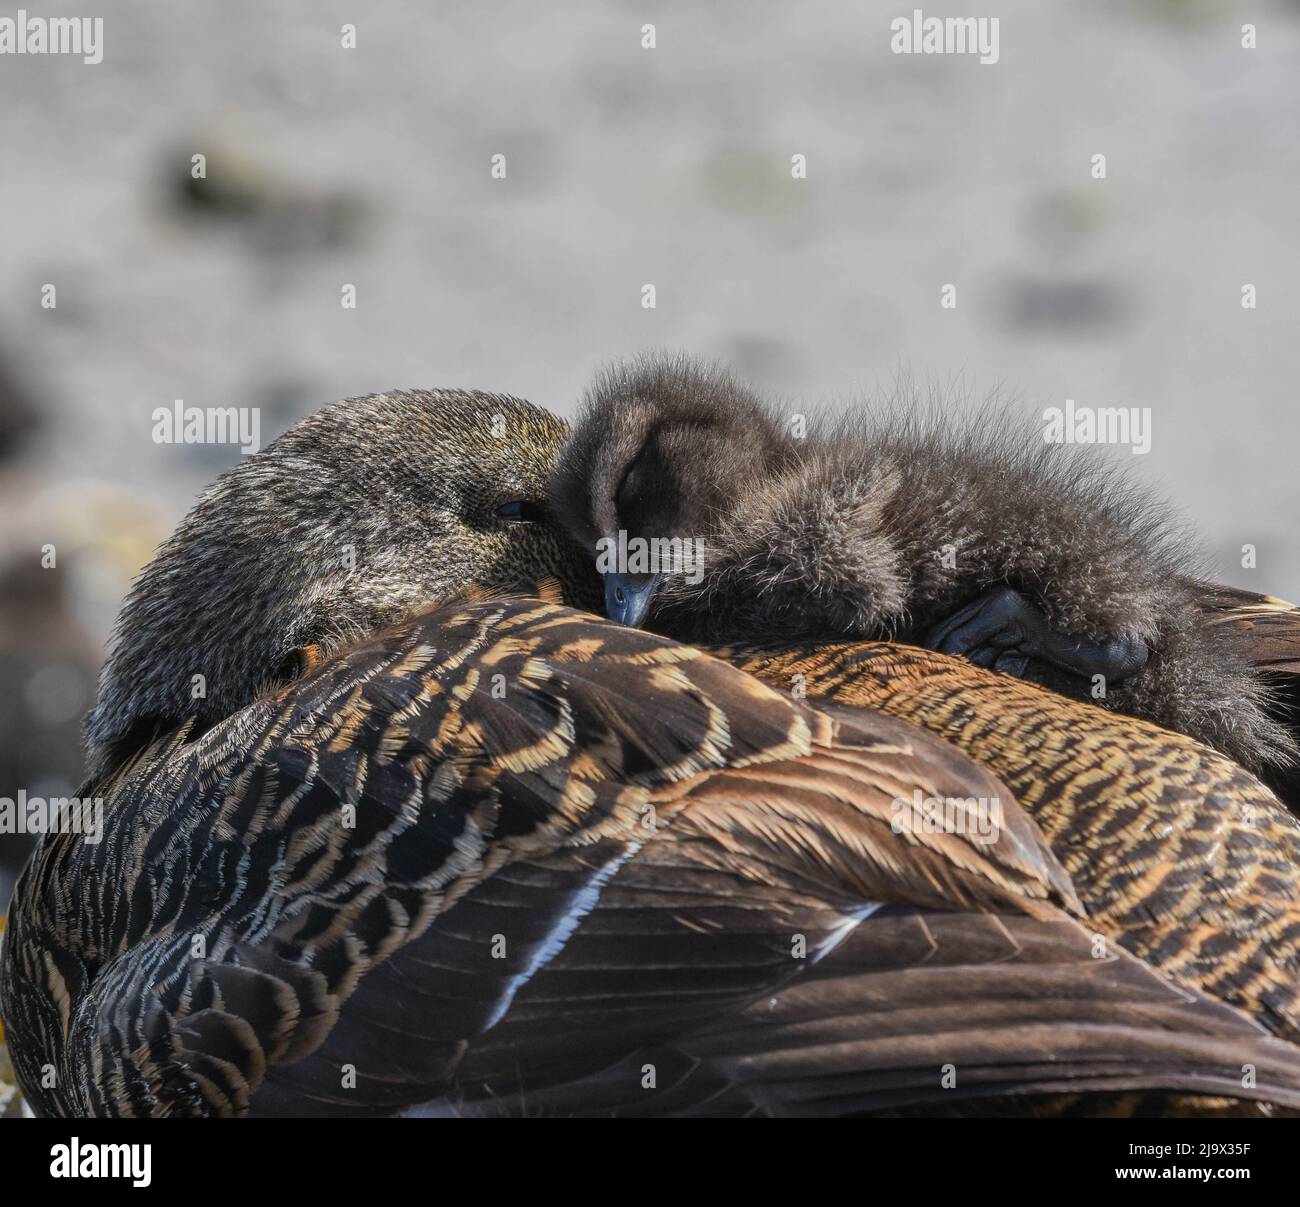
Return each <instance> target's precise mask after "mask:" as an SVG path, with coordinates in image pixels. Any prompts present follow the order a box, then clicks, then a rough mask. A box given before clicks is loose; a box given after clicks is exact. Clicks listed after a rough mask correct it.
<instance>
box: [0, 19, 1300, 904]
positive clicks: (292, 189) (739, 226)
mask: <svg viewBox="0 0 1300 1207" xmlns="http://www.w3.org/2000/svg"><path fill="white" fill-rule="evenodd" d="M26 8H27V9H28V11H29V12H32V13H43V14H52V15H73V14H74V13H75V14H76V15H86V16H93V15H102V16H103V17H104V61H103V62H102V63H101V64H100V65H98V66H86V65H83V64H82V63H81V62H80V60H78V59H68V58H52V57H31V58H16V57H12V56H4V57H0V164H2V165H3V166H2V167H0V221H2V222H3V238H4V255H3V257H0V589H2V591H3V594H2V595H0V795H8V796H12V795H14V794H15V792H16V790H17V789H18V788H20V787H21V788H25V789H26V790H27V791H28V792H29V793H31V794H47V795H48V794H50V793H57V792H60V791H62V792H65V793H66V792H70V791H72V790H73V789H75V786H76V783H77V779H78V776H79V761H78V759H79V756H78V753H77V745H76V734H77V724H78V721H79V718H80V714H81V713H82V711H84V709H85V707H86V705H87V703H88V699H89V692H90V691H91V689H92V686H93V674H94V671H95V669H96V667H97V664H98V659H99V657H100V651H101V649H102V645H103V641H104V639H105V637H106V635H107V631H108V627H109V624H110V622H111V619H112V616H113V613H114V611H115V609H116V607H117V605H118V603H119V601H120V599H121V596H122V594H123V592H124V591H125V589H126V586H127V584H128V582H129V579H130V576H131V575H132V574H133V573H134V571H135V570H136V569H137V568H138V567H139V566H140V564H141V563H142V562H143V561H144V560H145V559H146V558H147V556H148V554H149V551H150V550H151V548H152V547H153V545H154V544H155V543H156V541H157V540H158V539H159V538H161V537H162V536H163V535H164V534H165V533H166V532H167V531H168V530H169V529H170V528H171V526H172V525H173V524H174V523H175V521H176V520H177V518H178V517H179V516H180V514H181V513H182V512H183V510H184V509H185V507H186V506H187V504H188V502H189V500H190V499H191V498H192V497H193V495H194V493H195V492H196V491H197V490H198V488H199V487H200V486H202V485H203V484H204V483H205V482H207V481H209V480H210V479H211V478H212V477H213V476H214V475H215V474H216V473H217V472H218V471H220V470H221V469H222V468H223V467H224V466H226V465H228V464H230V463H232V462H233V461H235V460H236V459H237V458H238V453H237V451H236V450H235V449H233V448H231V447H229V446H222V447H210V446H167V445H161V446H160V445H156V444H154V443H153V442H152V440H151V436H150V433H151V429H152V423H151V419H150V414H151V412H152V411H153V409H154V408H155V407H158V406H169V405H171V403H172V400H173V399H177V398H183V399H184V400H185V401H186V403H187V404H189V405H195V406H256V407H259V408H260V409H261V423H262V438H263V440H264V441H265V440H269V439H270V438H271V437H272V436H274V435H275V434H276V433H278V432H279V431H282V430H283V429H284V428H285V427H287V426H288V425H289V424H290V423H292V422H293V421H294V420H295V419H297V418H298V417H300V416H302V415H304V414H306V413H307V412H309V411H311V410H314V409H315V408H317V407H319V406H321V405H323V404H324V403H327V402H329V401H332V400H334V399H336V398H339V397H343V396H347V395H352V394H359V393H369V392H372V391H376V390H383V389H386V388H390V387H395V386H467V387H481V388H487V389H493V390H498V391H507V392H512V393H517V394H521V395H524V396H526V397H528V398H531V399H533V400H534V401H536V402H538V403H542V404H544V405H547V406H550V407H553V408H555V409H557V410H559V411H561V412H567V411H569V410H571V408H572V406H573V404H574V402H575V400H576V398H577V397H578V395H579V393H580V391H581V388H582V386H583V384H584V382H585V381H586V380H587V379H588V378H589V376H590V375H591V373H592V372H593V370H594V369H595V368H596V367H597V366H598V365H600V364H601V363H602V362H604V361H605V360H607V359H609V358H610V357H613V356H617V355H626V354H630V353H633V352H635V351H637V350H638V349H640V348H643V347H645V346H648V345H659V346H669V347H680V348H685V349H689V350H691V351H693V352H697V353H701V354H705V355H710V356H716V357H719V358H722V359H724V360H727V361H729V362H731V363H733V364H734V365H735V366H736V367H737V368H738V369H740V370H741V371H742V372H743V373H744V374H746V375H747V376H749V377H750V378H751V379H752V380H753V381H754V382H755V384H757V385H759V386H761V387H763V388H765V389H766V390H768V391H769V392H771V393H773V394H776V395H779V396H782V397H785V398H789V399H791V400H796V401H797V400H809V401H811V400H821V399H837V400H840V401H841V402H848V401H850V400H852V399H853V398H854V397H855V396H857V395H859V394H860V393H861V392H862V391H872V390H875V389H876V388H877V387H887V386H888V384H889V383H890V381H891V380H892V379H893V378H894V377H895V376H896V375H897V374H898V373H900V372H904V373H907V372H910V373H912V374H914V375H916V376H917V377H918V378H920V379H921V380H923V381H933V382H934V383H937V385H938V386H939V388H941V389H943V390H945V391H947V390H952V392H953V394H954V396H955V397H959V396H961V395H962V394H963V392H965V393H969V394H970V395H971V396H973V397H979V396H982V395H983V394H985V393H986V392H988V391H989V390H991V389H994V388H1000V389H1004V390H1005V391H1007V392H1008V393H1009V394H1010V395H1011V396H1013V397H1014V398H1015V399H1016V400H1018V401H1017V405H1020V406H1023V407H1025V408H1026V409H1028V410H1032V411H1033V412H1035V413H1038V412H1040V411H1041V409H1042V408H1043V407H1044V406H1048V405H1060V403H1061V402H1062V401H1063V400H1064V399H1065V398H1067V397H1069V398H1074V399H1076V400H1077V401H1078V402H1079V403H1080V404H1083V405H1091V406H1149V407H1151V408H1152V412H1153V417H1154V444H1153V450H1152V452H1151V454H1150V455H1149V456H1147V457H1134V456H1131V455H1129V454H1127V452H1124V453H1122V454H1120V455H1122V456H1124V457H1125V458H1126V459H1127V460H1129V461H1130V462H1131V463H1132V466H1133V469H1134V472H1136V473H1138V474H1141V475H1144V476H1146V477H1148V478H1149V479H1150V480H1151V481H1152V482H1154V483H1156V484H1157V485H1158V486H1159V487H1160V488H1161V489H1162V490H1163V491H1164V492H1166V493H1167V494H1169V495H1171V496H1172V497H1174V498H1175V499H1176V500H1177V501H1178V502H1179V504H1180V506H1181V507H1182V508H1183V509H1184V510H1185V511H1186V513H1187V514H1188V515H1189V517H1190V518H1191V519H1192V520H1193V521H1194V522H1195V524H1196V525H1198V526H1199V528H1200V529H1201V531H1202V532H1203V533H1204V537H1205V543H1206V547H1207V549H1208V550H1209V552H1210V553H1211V554H1212V555H1213V556H1214V557H1215V558H1217V560H1218V563H1219V565H1220V568H1221V572H1222V574H1223V576H1224V577H1225V578H1227V579H1228V580H1230V581H1232V582H1236V583H1239V584H1241V585H1243V586H1250V587H1255V588H1257V589H1261V590H1270V591H1273V592H1275V593H1279V594H1283V595H1286V594H1290V595H1292V596H1295V595H1298V594H1300V546H1298V545H1297V543H1296V542H1295V541H1294V539H1293V517H1294V515H1295V513H1296V503H1297V495H1298V494H1300V487H1297V480H1296V474H1295V471H1294V464H1293V459H1294V455H1295V454H1294V450H1295V447H1296V436H1297V433H1298V431H1300V418H1297V412H1296V406H1295V383H1296V381H1297V378H1298V377H1300V325H1298V323H1297V318H1298V310H1300V305H1298V303H1297V284H1296V282H1297V281H1300V242H1298V241H1297V239H1296V237H1295V221H1296V216H1297V200H1296V199H1297V195H1298V194H1300V137H1298V135H1300V123H1298V119H1297V115H1298V114H1300V69H1298V68H1300V7H1298V6H1297V4H1295V3H1282V2H1280V0H1274V2H1269V0H1260V3H1256V4H1249V5H1247V4H1233V3H1211V2H1208V0H1207V2H1206V3H1203V4H1200V3H1179V2H1176V0H1163V2H1157V0H1145V2H1144V0H1136V2H1132V0H1131V2H1128V3H1122V4H1121V3H1119V2H1118V0H1115V2H1113V3H1096V2H1088V3H1085V2H1083V0H1033V2H1032V3H1031V2H1030V0H1017V2H1013V3H1000V4H997V5H996V6H993V7H989V8H982V7H981V6H975V8H974V9H972V8H971V6H969V5H960V6H956V7H955V8H954V7H952V6H949V7H948V8H934V9H930V8H929V7H927V8H926V9H925V11H926V12H927V14H928V15H940V16H943V15H965V14H967V13H972V12H978V13H979V14H980V15H987V16H998V17H1000V18H1001V60H1000V62H999V63H998V64H996V65H995V66H981V65H979V64H978V63H977V62H976V61H975V60H974V59H973V58H956V57H950V58H941V57H931V58H925V57H908V56H895V55H893V54H891V53H890V50H889V23H890V20H891V19H892V18H893V17H895V16H899V15H905V14H910V12H911V9H912V5H911V4H909V5H907V6H898V5H882V4H879V3H874V2H867V0H861V2H853V3H850V2H839V0H837V2H829V0H826V2H807V0H805V2H804V3H800V4H797V5H795V4H790V3H778V2H776V0H747V2H746V3H739V2H721V0H711V2H710V3H708V4H693V5H688V4H685V3H680V2H679V3H675V4H670V3H659V2H656V0H638V2H636V3H628V2H623V0H588V2H582V3H553V4H539V3H536V2H532V3H525V2H523V0H516V2H507V3H488V4H485V3H481V2H480V3H468V2H467V3H459V2H448V0H438V2H436V3H416V2H414V0H402V2H392V0H390V2H387V3H371V4H358V3H356V0H348V2H346V3H345V2H341V0H295V2H284V0H282V2H275V3H269V2H267V0H227V2H226V3H224V4H222V5H202V6H200V5H196V4H176V3H167V2H163V0H152V2H143V0H118V2H116V3H113V4H107V3H104V0H77V2H76V3H72V2H71V0H60V3H59V4H57V5H47V4H44V3H40V2H37V0H29V2H28V3H27V4H26ZM12 14H13V10H11V9H0V16H3V15H12ZM1243 21H1254V22H1256V23H1257V25H1258V27H1259V48H1258V49H1256V50H1253V51H1247V50H1243V49H1241V47H1240V38H1241V35H1240V26H1241V23H1242V22H1243ZM345 22H353V23H356V25H357V26H358V35H357V48H356V49H354V50H344V49H342V48H341V47H340V27H341V26H342V25H343V24H344V23H345ZM646 22H652V23H654V24H655V25H656V26H657V38H658V46H657V48H656V49H654V50H643V49H642V48H641V45H640V43H641V26H642V25H643V24H644V23H646ZM198 152H201V153H204V154H206V155H207V156H208V159H209V169H208V181H207V183H206V185H204V186H202V187H196V186H194V184H193V182H192V181H191V179H190V175H189V168H190V156H191V155H193V154H195V153H198ZM1096 152H1101V153H1104V154H1105V155H1106V156H1107V159H1108V164H1109V178H1108V179H1107V180H1106V181H1104V182H1098V181H1095V180H1093V179H1091V177H1090V175H1089V167H1090V163H1089V160H1090V156H1091V155H1092V154H1094V153H1096ZM497 153H503V154H505V155H506V157H507V165H508V175H507V178H506V179H505V180H493V179H492V178H491V176H490V170H489V169H490V160H491V157H492V156H493V155H494V154H497ZM796 153H801V154H804V155H806V156H807V160H808V178H807V179H806V180H792V179H791V176H790V157H791V156H792V155H793V154H796ZM647 282H651V283H654V284H655V285H656V287H657V290H658V307H657V309H655V310H653V311H647V310H643V309H642V308H641V305H640V289H641V286H642V285H643V284H645V283H647ZM945 282H953V283H955V284H956V285H957V286H958V299H959V307H958V309H957V310H956V311H945V310H942V309H940V307H939V290H940V286H941V285H942V284H943V283H945ZM1245 282H1251V283H1254V284H1255V285H1256V286H1257V287H1258V290H1259V309H1258V310H1256V311H1253V312H1252V311H1243V310H1242V309H1241V307H1240V304H1239V296H1240V288H1241V285H1242V284H1243V283H1245ZM46 283H53V284H54V285H55V286H56V287H57V291H58V293H57V297H58V306H57V309H54V310H46V309H42V308H41V305H40V295H41V288H42V286H43V285H44V284H46ZM344 283H352V284H354V285H355V286H356V287H357V291H358V308H357V309H356V310H355V311H352V310H344V309H342V308H341V307H340V304H339V290H340V287H341V286H342V285H343V284H344ZM1246 542H1250V543H1253V544H1255V545H1256V546H1257V547H1258V550H1259V565H1258V569H1255V570H1244V569H1242V568H1241V566H1240V564H1239V561H1240V552H1239V550H1240V546H1241V545H1242V544H1244V543H1246ZM46 543H53V544H54V545H55V546H56V547H57V549H58V559H59V560H58V568H57V570H55V571H46V570H42V569H40V568H39V558H40V549H41V546H42V545H44V544H46ZM14 856H15V849H14V846H13V843H12V841H10V842H8V843H6V840H4V839H3V838H0V900H3V899H6V898H7V895H8V885H7V882H6V874H7V872H11V871H12V864H13V860H14ZM6 865H7V866H6Z"/></svg>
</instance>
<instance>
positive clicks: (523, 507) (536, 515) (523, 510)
mask: <svg viewBox="0 0 1300 1207" xmlns="http://www.w3.org/2000/svg"><path fill="white" fill-rule="evenodd" d="M496 517H497V519H498V520H500V521H501V522H502V523H504V524H540V523H542V522H543V521H545V520H546V518H547V517H546V509H545V507H543V506H542V504H541V503H533V502H531V501H530V500H528V499H511V500H510V501H509V502H508V503H502V504H501V506H500V507H498V508H497V509H496Z"/></svg>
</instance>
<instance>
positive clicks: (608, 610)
mask: <svg viewBox="0 0 1300 1207" xmlns="http://www.w3.org/2000/svg"><path fill="white" fill-rule="evenodd" d="M663 580H664V576H663V575H662V574H614V573H610V574H606V575H605V615H606V616H608V617H609V618H610V620H616V621H618V623H619V624H625V625H627V626H628V627H629V628H632V629H639V628H640V627H641V625H642V624H643V623H644V622H645V618H646V613H647V612H649V611H650V604H651V603H652V602H653V600H654V597H655V593H656V592H657V591H658V590H659V586H660V584H661V583H662V582H663Z"/></svg>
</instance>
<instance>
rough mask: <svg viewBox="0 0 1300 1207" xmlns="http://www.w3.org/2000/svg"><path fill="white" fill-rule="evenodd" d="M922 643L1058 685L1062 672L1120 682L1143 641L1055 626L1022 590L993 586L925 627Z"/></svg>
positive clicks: (1135, 665)
mask: <svg viewBox="0 0 1300 1207" xmlns="http://www.w3.org/2000/svg"><path fill="white" fill-rule="evenodd" d="M921 644H922V645H924V646H926V647H928V648H929V649H933V650H938V651H939V652H940V653H944V654H961V655H964V656H965V657H967V658H969V659H970V660H971V661H972V662H973V663H975V665H976V666H982V667H986V668H988V669H991V670H995V671H1004V672H1005V673H1007V674H1009V675H1015V676H1017V677H1018V678H1022V679H1032V680H1034V681H1035V682H1040V683H1048V684H1049V685H1052V686H1056V685H1057V683H1058V681H1059V679H1060V676H1061V675H1062V673H1064V674H1065V675H1068V676H1074V677H1077V678H1082V679H1088V680H1091V679H1092V678H1093V676H1094V675H1104V676H1105V679H1106V682H1107V683H1120V682H1122V681H1123V680H1125V679H1127V678H1129V677H1130V676H1132V675H1135V674H1137V673H1138V671H1140V670H1141V669H1142V668H1143V667H1144V666H1145V665H1146V661H1147V655H1148V652H1149V651H1148V650H1147V645H1146V642H1145V641H1143V640H1142V639H1141V638H1140V637H1117V638H1112V639H1111V640H1108V641H1089V640H1088V639H1086V638H1083V637H1074V636H1071V635H1070V634H1068V633H1062V632H1059V631H1057V630H1056V629H1053V628H1052V627H1051V625H1050V624H1049V623H1048V621H1047V618H1046V617H1045V616H1044V615H1043V613H1042V612H1040V611H1039V610H1038V609H1037V608H1036V607H1034V605H1033V604H1031V603H1030V602H1029V601H1028V600H1027V599H1026V598H1025V597H1024V596H1023V595H1021V594H1019V593H1018V592H1016V591H1013V590H1012V589H1011V588H1010V587H997V588H995V589H994V590H992V591H989V592H988V593H987V594H986V595H981V596H980V597H979V598H978V599H976V600H975V601H974V602H973V603H969V604H967V605H966V606H965V607H964V608H961V609H960V610H959V611H957V612H954V613H953V614H952V615H951V616H949V617H948V618H947V619H946V620H943V621H941V622H940V623H939V624H937V625H935V626H934V628H932V629H931V630H930V631H929V632H928V633H926V634H925V635H924V636H923V638H922V640H921Z"/></svg>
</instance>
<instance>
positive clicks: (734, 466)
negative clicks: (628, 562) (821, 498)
mask: <svg viewBox="0 0 1300 1207" xmlns="http://www.w3.org/2000/svg"><path fill="white" fill-rule="evenodd" d="M792 457H793V453H792V451H791V447H790V442H789V441H788V439H787V438H786V436H785V434H784V432H783V431H782V430H781V427H780V425H779V424H778V423H777V421H776V419H775V418H774V417H773V416H772V414H771V413H770V412H769V411H768V410H767V408H766V407H765V406H764V404H763V403H762V401H761V400H760V399H759V398H758V397H757V396H756V395H755V394H753V393H752V392H751V391H750V390H749V389H748V388H746V387H745V386H744V385H742V384H741V383H740V382H739V381H737V380H736V378H734V377H733V376H732V375H731V374H730V373H728V372H726V371H725V370H723V369H721V368H718V367H716V366H711V365H705V364H701V363H698V362H695V361H692V360H690V359H688V358H686V357H681V356H677V357H662V356H646V357H641V358H639V359H637V360H635V361H632V362H625V363H621V364H617V365H614V366H612V367H611V368H609V369H607V370H606V371H605V372H604V373H603V374H602V375H601V376H600V377H599V378H598V379H597V381H596V383H595V385H593V386H592V387H591V389H590V391H589V392H588V394H587V398H586V401H585V404H584V407H583V409H582V412H581V413H580V414H579V416H578V418H577V420H576V421H575V423H574V429H573V434H572V436H571V437H570V438H569V440H568V441H567V442H566V444H565V446H564V449H563V451H562V452H561V454H560V460H559V463H558V465H557V467H556V472H555V478H554V481H553V484H552V488H551V499H552V510H553V512H554V514H555V515H556V516H557V517H559V518H561V519H562V520H563V522H565V523H566V524H567V525H568V526H569V529H570V531H571V533H572V534H573V536H574V537H575V538H576V540H577V541H578V543H579V544H580V545H581V546H582V547H583V548H584V549H586V550H589V551H591V552H592V555H593V557H594V556H595V551H596V549H597V547H598V543H599V542H602V541H607V542H614V543H617V542H618V540H619V534H620V532H621V533H623V534H625V537H626V539H627V540H641V541H650V540H655V539H663V540H672V539H674V538H686V539H691V538H700V539H702V540H706V541H707V538H708V534H709V533H711V532H713V531H715V530H716V528H717V526H718V524H719V523H720V522H721V520H722V519H723V518H724V517H725V516H726V515H728V514H729V513H731V512H732V511H733V510H734V509H735V508H736V506H737V505H738V502H739V500H740V499H742V498H743V497H744V494H745V490H746V486H747V485H749V484H752V483H753V482H755V481H756V480H759V479H763V478H766V477H767V476H768V475H770V474H771V473H772V472H773V471H774V470H776V469H778V468H779V467H781V466H782V465H785V464H786V463H788V461H789V460H791V459H792ZM661 577H662V576H661V575H660V574H658V573H654V572H648V573H642V572H636V571H629V570H627V569H626V568H624V567H620V568H617V569H613V570H607V571H606V572H605V591H606V610H607V611H608V612H609V614H610V616H612V617H614V618H615V619H617V620H620V621H622V622H623V623H625V624H633V625H635V624H639V623H640V622H641V620H642V619H643V618H644V616H645V613H646V610H647V609H648V607H649V604H650V601H651V599H652V597H653V595H654V593H655V591H656V590H657V589H658V586H659V582H660V580H661Z"/></svg>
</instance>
